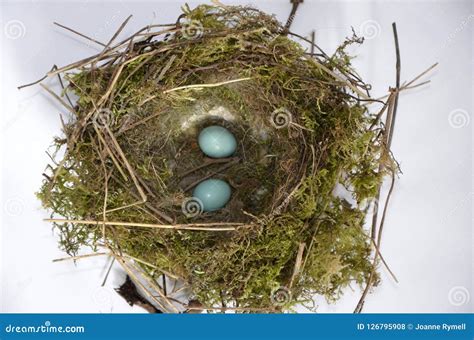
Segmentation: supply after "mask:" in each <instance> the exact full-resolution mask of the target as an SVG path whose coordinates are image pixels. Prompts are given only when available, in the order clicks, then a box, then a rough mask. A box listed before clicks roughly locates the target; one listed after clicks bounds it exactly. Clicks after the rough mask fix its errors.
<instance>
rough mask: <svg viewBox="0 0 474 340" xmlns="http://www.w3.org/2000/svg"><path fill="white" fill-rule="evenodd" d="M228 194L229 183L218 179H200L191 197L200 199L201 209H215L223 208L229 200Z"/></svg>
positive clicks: (229, 190) (229, 191)
mask: <svg viewBox="0 0 474 340" xmlns="http://www.w3.org/2000/svg"><path fill="white" fill-rule="evenodd" d="M230 195H231V189H230V185H229V184H227V182H225V181H222V180H220V179H207V180H205V181H202V182H201V183H199V184H198V185H197V186H196V188H194V191H193V197H195V198H198V199H199V200H200V201H201V203H202V210H203V211H215V210H219V209H221V208H223V207H224V206H225V205H226V204H227V202H229V200H230Z"/></svg>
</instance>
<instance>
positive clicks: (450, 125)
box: [0, 0, 474, 312]
mask: <svg viewBox="0 0 474 340" xmlns="http://www.w3.org/2000/svg"><path fill="white" fill-rule="evenodd" d="M225 3H226V4H250V3H253V4H254V5H256V6H257V7H259V8H260V9H262V10H265V11H267V12H271V13H275V14H276V15H277V17H278V18H279V19H280V20H281V21H285V20H286V18H287V15H288V13H289V11H290V5H289V1H286V0H285V1H283V0H279V1H275V0H272V1H271V2H270V1H258V3H256V2H255V1H254V2H246V1H241V2H239V1H232V2H230V1H228V2H225ZM182 4H183V2H181V1H153V2H152V1H149V2H141V3H138V2H132V1H118V2H108V1H103V2H96V1H87V0H86V1H76V2H70V1H56V2H55V1H52V2H43V1H25V2H13V1H9V2H2V4H1V8H0V13H1V19H0V20H1V21H0V29H1V31H0V36H1V43H0V47H1V69H0V77H1V87H2V88H1V89H0V95H1V98H0V103H1V104H0V108H1V127H0V131H1V143H2V146H1V147H2V151H1V155H2V157H1V158H2V166H1V168H0V169H1V172H2V173H1V195H2V201H1V206H0V209H1V211H2V219H1V221H2V227H1V228H0V231H1V234H0V240H1V243H0V247H1V248H0V264H1V270H0V282H1V295H0V302H1V305H0V306H1V308H0V310H1V311H3V312H142V310H141V309H139V308H133V309H132V308H130V307H129V306H128V305H127V304H126V303H125V302H124V301H123V300H122V299H121V298H120V297H118V296H117V295H116V294H115V293H114V292H113V289H112V288H113V287H116V286H117V285H118V284H119V283H120V282H121V280H123V274H122V273H121V271H120V269H119V268H114V270H113V275H112V278H111V279H110V280H109V281H108V283H107V285H106V286H105V287H103V288H101V287H100V284H101V282H102V280H103V277H104V273H105V268H106V259H105V258H92V259H84V260H80V261H79V262H77V264H76V265H74V264H73V263H72V262H71V261H67V262H61V263H52V262H51V260H52V259H54V258H58V257H63V256H64V254H62V253H61V252H60V251H59V250H57V242H56V238H55V236H54V235H53V234H52V231H51V226H50V225H48V224H47V223H45V222H42V219H43V218H46V217H48V214H47V212H45V211H43V210H42V209H41V206H40V203H39V201H38V200H37V199H36V198H35V195H34V193H35V191H37V190H38V188H39V186H40V184H41V173H42V172H43V171H44V169H45V165H46V164H47V163H48V158H47V156H46V154H45V150H46V149H47V148H48V146H49V145H50V144H51V141H52V137H53V136H55V135H59V134H60V121H59V113H60V112H63V109H62V108H61V107H60V106H59V105H58V104H57V103H56V102H55V101H54V100H53V99H51V98H50V97H49V95H48V94H47V93H45V92H44V91H42V90H41V89H40V87H38V86H36V87H32V88H27V89H25V90H22V91H18V90H17V89H16V87H17V86H18V85H21V84H24V83H28V82H31V81H34V80H36V79H38V78H40V77H41V76H42V75H44V73H45V72H47V71H48V70H49V69H50V68H51V66H52V65H53V64H57V65H58V66H62V65H66V64H68V63H71V62H73V61H76V60H78V59H82V58H84V57H87V56H89V55H91V54H93V53H97V52H98V51H99V50H98V48H97V46H93V45H91V44H90V43H89V42H87V41H85V40H81V38H79V37H77V36H74V35H72V34H71V33H68V32H66V31H64V30H62V29H60V28H58V27H56V26H54V25H53V24H52V23H53V22H54V21H57V22H60V23H63V24H65V25H67V26H69V27H72V28H74V29H76V30H78V31H80V32H83V33H85V34H87V35H89V36H92V37H94V38H96V39H98V40H100V41H104V42H106V41H108V39H109V38H110V37H111V35H112V34H113V33H114V32H115V30H116V29H117V28H118V26H119V25H120V23H121V22H122V21H123V20H124V19H125V18H126V17H127V16H128V15H129V14H133V19H132V20H131V22H130V23H129V25H128V26H127V28H126V29H125V31H124V32H123V35H122V36H125V35H129V34H131V33H133V32H134V31H136V30H137V29H139V28H141V27H143V26H145V25H147V24H150V23H169V22H174V21H175V20H176V17H177V16H178V14H179V10H180V6H181V5H182ZM189 4H190V5H191V7H193V6H194V5H196V4H197V2H194V1H189ZM393 21H396V22H397V26H398V31H399V38H400V46H401V54H402V80H411V79H412V78H413V77H415V76H416V75H418V74H419V73H420V72H422V71H423V70H425V69H426V68H427V67H428V66H430V65H431V64H433V63H434V62H436V61H438V62H439V63H440V66H439V68H438V69H437V70H436V71H435V72H433V73H432V74H431V75H430V76H429V77H425V79H431V81H432V82H431V84H429V85H428V86H425V87H423V88H419V89H415V90H413V91H410V92H407V93H403V94H402V95H401V97H400V105H399V112H398V119H397V123H396V131H395V136H394V140H393V152H394V154H395V155H396V157H397V159H398V160H399V161H400V163H401V166H402V170H403V175H402V176H401V178H400V180H399V181H398V182H397V186H396V189H395V191H394V195H393V200H392V202H391V206H390V209H389V212H388V216H387V221H386V225H385V234H384V239H383V244H382V253H383V255H384V257H385V259H386V260H387V262H388V263H389V265H390V266H391V268H392V270H393V271H394V272H395V273H396V275H397V277H398V279H399V281H400V283H399V284H396V283H394V282H393V281H392V280H391V279H390V278H389V276H387V275H386V272H385V271H384V270H383V269H382V278H383V282H382V285H381V286H380V287H378V288H376V289H375V290H374V292H373V294H371V295H369V296H368V298H367V300H366V306H365V309H364V311H365V312H469V311H472V299H473V297H472V294H473V290H472V287H473V286H472V273H473V270H472V269H473V267H472V263H473V262H472V246H473V238H472V193H473V192H472V186H471V181H472V170H471V166H472V164H471V159H472V144H471V143H472V141H471V134H472V126H473V124H474V122H472V118H473V117H472V114H473V103H472V94H473V92H472V90H473V89H472V82H473V54H472V50H471V48H472V46H473V42H474V41H473V26H474V15H473V8H472V2H470V1H452V2H448V1H442V2H433V1H378V2H368V1H357V2H353V1H346V2H341V1H332V2H329V1H316V0H315V1H311V0H305V2H304V3H303V5H301V7H300V9H299V11H298V14H297V16H296V19H295V21H294V23H293V27H292V30H293V31H295V32H298V33H300V34H301V35H304V36H309V33H310V32H311V31H312V30H313V29H315V30H316V41H317V43H318V44H319V45H320V46H321V47H322V48H323V49H325V50H326V51H327V52H329V53H332V52H333V51H334V48H335V47H336V46H337V45H338V44H339V43H340V42H342V40H343V39H344V37H345V36H348V35H350V34H351V26H352V27H354V29H355V30H356V31H357V32H359V33H361V34H362V35H364V34H365V35H366V36H367V38H368V39H367V40H366V42H365V43H364V45H363V46H361V47H357V48H355V49H353V50H352V51H353V52H354V53H356V54H357V55H358V58H357V59H356V60H355V65H356V67H357V69H358V71H359V73H360V74H361V75H362V76H363V78H364V79H365V80H366V81H368V82H370V83H371V84H372V85H373V86H374V91H373V94H374V95H375V96H377V95H383V94H385V93H386V91H387V89H388V87H389V86H390V85H393V84H394V80H395V54H394V45H393V36H392V31H391V23H392V22H393ZM47 83H48V84H49V85H51V86H54V84H55V81H52V80H49V81H47ZM359 295H360V292H359V290H358V289H357V287H353V290H351V289H348V290H347V291H346V292H345V295H344V297H343V298H342V299H341V300H340V301H339V302H338V303H337V304H335V305H329V306H328V305H327V304H326V303H325V302H324V300H322V299H321V298H320V297H317V303H318V304H319V305H320V308H319V311H320V312H352V310H353V308H354V306H355V305H356V302H357V300H358V298H359Z"/></svg>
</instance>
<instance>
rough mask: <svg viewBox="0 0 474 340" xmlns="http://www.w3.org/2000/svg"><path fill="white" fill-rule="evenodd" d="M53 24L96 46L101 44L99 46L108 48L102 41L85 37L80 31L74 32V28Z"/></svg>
mask: <svg viewBox="0 0 474 340" xmlns="http://www.w3.org/2000/svg"><path fill="white" fill-rule="evenodd" d="M53 24H54V25H56V26H59V27H61V28H64V29H65V30H68V31H70V32H72V33H75V34H77V35H78V36H80V37H83V38H85V39H87V40H90V41H92V42H95V43H96V44H99V45H101V46H103V47H106V46H107V45H105V44H103V43H101V42H100V41H97V40H95V39H93V38H91V37H88V36H87V35H85V34H82V33H80V32H78V31H75V30H73V29H72V28H69V27H67V26H64V25H61V24H59V23H57V22H53Z"/></svg>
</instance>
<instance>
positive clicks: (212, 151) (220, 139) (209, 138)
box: [198, 125, 237, 158]
mask: <svg viewBox="0 0 474 340" xmlns="http://www.w3.org/2000/svg"><path fill="white" fill-rule="evenodd" d="M198 142H199V147H200V148H201V150H202V152H204V153H205V154H206V155H207V156H209V157H212V158H224V157H229V156H230V155H232V154H233V153H234V152H235V149H236V148H237V141H236V139H235V137H234V135H233V134H232V132H230V131H229V130H227V129H226V128H224V127H222V126H218V125H212V126H208V127H207V128H205V129H203V130H202V131H201V133H200V134H199V138H198Z"/></svg>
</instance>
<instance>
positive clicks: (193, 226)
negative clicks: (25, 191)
mask: <svg viewBox="0 0 474 340" xmlns="http://www.w3.org/2000/svg"><path fill="white" fill-rule="evenodd" d="M44 221H45V222H53V223H71V224H87V225H97V226H99V225H101V224H105V225H110V226H122V227H140V228H155V229H176V230H196V231H233V230H237V227H243V226H247V225H248V224H245V223H240V222H235V223H234V222H216V223H190V224H150V223H138V222H137V223H136V222H120V221H91V220H68V219H62V218H47V219H44ZM213 226H216V227H213ZM218 226H220V227H218Z"/></svg>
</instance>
